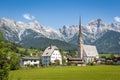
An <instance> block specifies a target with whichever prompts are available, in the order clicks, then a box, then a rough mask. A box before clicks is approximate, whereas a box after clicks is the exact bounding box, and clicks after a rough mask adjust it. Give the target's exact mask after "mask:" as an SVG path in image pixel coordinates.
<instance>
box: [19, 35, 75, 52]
mask: <svg viewBox="0 0 120 80" xmlns="http://www.w3.org/2000/svg"><path fill="white" fill-rule="evenodd" d="M20 44H21V45H22V46H23V47H26V48H31V47H33V48H37V49H41V48H44V49H45V48H46V47H48V46H50V45H56V46H57V47H58V48H60V49H62V50H77V46H76V45H74V44H69V43H67V42H64V41H60V40H52V39H48V38H43V37H38V38H31V37H29V38H28V37H27V38H24V40H23V41H21V42H20Z"/></svg>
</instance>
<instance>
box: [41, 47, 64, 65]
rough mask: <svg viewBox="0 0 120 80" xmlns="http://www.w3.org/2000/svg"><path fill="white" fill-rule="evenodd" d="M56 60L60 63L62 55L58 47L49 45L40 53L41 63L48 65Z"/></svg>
mask: <svg viewBox="0 0 120 80" xmlns="http://www.w3.org/2000/svg"><path fill="white" fill-rule="evenodd" d="M56 60H58V61H59V63H60V65H61V64H62V55H61V53H60V51H59V49H58V48H57V47H56V46H52V45H51V46H49V47H47V48H46V49H45V51H44V52H43V54H42V64H43V65H49V64H51V63H53V64H54V63H55V62H56Z"/></svg>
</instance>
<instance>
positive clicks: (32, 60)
mask: <svg viewBox="0 0 120 80" xmlns="http://www.w3.org/2000/svg"><path fill="white" fill-rule="evenodd" d="M39 64H40V58H39V57H21V65H23V66H36V67H39Z"/></svg>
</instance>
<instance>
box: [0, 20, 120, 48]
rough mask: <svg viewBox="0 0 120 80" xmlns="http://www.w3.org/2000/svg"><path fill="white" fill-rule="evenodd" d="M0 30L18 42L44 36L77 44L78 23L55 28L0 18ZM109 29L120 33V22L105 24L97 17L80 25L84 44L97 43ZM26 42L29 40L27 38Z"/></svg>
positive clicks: (11, 39) (8, 37)
mask: <svg viewBox="0 0 120 80" xmlns="http://www.w3.org/2000/svg"><path fill="white" fill-rule="evenodd" d="M0 30H3V31H4V35H5V39H6V40H9V41H12V42H16V43H19V44H25V43H24V42H25V40H26V38H28V39H29V38H31V39H32V38H33V39H40V38H46V39H51V40H59V41H64V42H67V43H70V44H75V45H77V40H78V30H79V27H78V25H71V26H66V25H64V26H63V27H61V28H59V29H58V30H55V29H52V28H49V27H46V26H43V25H41V24H40V23H39V22H38V21H34V22H29V23H24V22H20V21H18V22H17V21H14V20H11V19H6V18H2V19H0ZM109 30H110V31H115V32H118V33H120V24H119V23H111V24H106V23H105V22H104V21H103V20H102V19H97V20H92V21H90V22H89V23H88V24H87V25H86V26H84V25H82V34H83V39H84V42H85V44H95V45H97V44H96V41H97V40H99V39H100V38H101V37H103V36H104V35H105V34H106V33H107V32H108V31H109ZM112 33H114V32H112ZM115 34H116V33H115ZM47 41H48V40H47ZM21 42H22V43H21ZM28 42H30V41H29V40H28ZM51 42H52V41H51ZM32 44H34V43H32ZM71 46H72V45H71Z"/></svg>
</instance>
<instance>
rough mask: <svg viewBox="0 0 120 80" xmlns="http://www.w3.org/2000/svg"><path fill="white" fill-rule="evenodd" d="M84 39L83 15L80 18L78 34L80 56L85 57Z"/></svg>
mask: <svg viewBox="0 0 120 80" xmlns="http://www.w3.org/2000/svg"><path fill="white" fill-rule="evenodd" d="M83 45H84V43H83V39H82V26H81V17H80V18H79V34H78V58H81V59H82V58H83Z"/></svg>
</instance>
